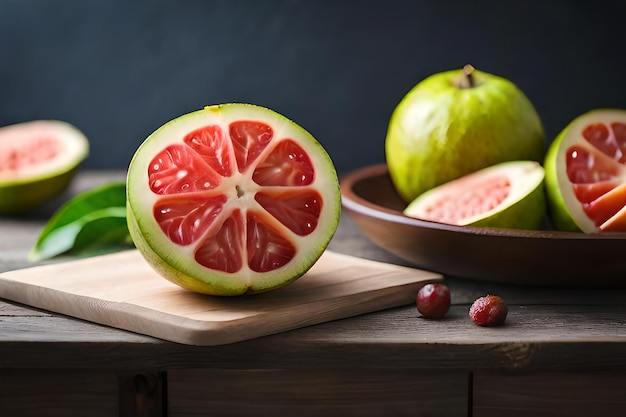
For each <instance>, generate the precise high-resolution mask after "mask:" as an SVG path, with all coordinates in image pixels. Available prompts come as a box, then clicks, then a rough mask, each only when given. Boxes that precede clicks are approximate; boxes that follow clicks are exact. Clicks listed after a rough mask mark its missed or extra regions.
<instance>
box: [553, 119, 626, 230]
mask: <svg viewBox="0 0 626 417" xmlns="http://www.w3.org/2000/svg"><path fill="white" fill-rule="evenodd" d="M544 166H545V168H546V189H547V195H548V207H549V211H550V217H551V220H552V223H553V224H554V226H555V228H557V229H559V230H568V231H581V230H582V231H583V232H585V233H594V232H607V231H622V232H623V231H626V208H625V206H626V111H625V110H617V109H598V110H594V111H591V112H588V113H585V114H583V115H581V116H579V117H578V118H576V119H575V120H573V121H572V122H571V123H570V124H569V125H568V126H567V127H566V128H565V129H564V130H563V131H562V132H561V133H560V134H559V135H558V136H557V138H556V139H555V140H554V142H552V144H551V145H550V148H549V149H548V153H547V155H546V160H545V164H544Z"/></svg>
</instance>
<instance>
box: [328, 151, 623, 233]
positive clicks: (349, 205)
mask: <svg viewBox="0 0 626 417" xmlns="http://www.w3.org/2000/svg"><path fill="white" fill-rule="evenodd" d="M388 173H389V170H388V168H387V164H385V163H379V164H374V165H367V166H364V167H360V168H357V169H355V170H352V171H349V172H347V173H345V174H344V175H342V176H341V178H340V181H339V186H340V191H341V199H342V205H343V206H344V207H345V208H346V210H347V211H348V212H350V211H352V212H354V213H359V214H361V215H363V216H366V217H371V218H374V219H378V220H381V221H385V222H391V223H396V224H403V225H408V226H412V227H421V228H428V229H437V230H441V231H446V232H454V233H466V234H473V235H487V236H507V237H516V238H529V239H570V240H592V241H593V240H607V239H609V240H612V239H618V240H624V239H626V232H611V233H583V232H569V231H559V230H526V229H524V230H522V229H508V228H495V227H473V226H458V225H451V224H445V223H439V222H436V221H430V220H420V219H416V218H413V217H409V216H406V215H404V214H403V213H402V212H400V211H397V210H393V209H391V208H388V207H384V206H381V205H378V204H376V203H373V202H371V201H369V200H366V199H365V198H363V197H361V196H360V195H359V194H357V193H356V192H355V191H354V187H355V185H356V184H358V183H359V182H361V181H364V180H367V179H370V178H375V177H380V176H383V175H388ZM348 214H349V213H348Z"/></svg>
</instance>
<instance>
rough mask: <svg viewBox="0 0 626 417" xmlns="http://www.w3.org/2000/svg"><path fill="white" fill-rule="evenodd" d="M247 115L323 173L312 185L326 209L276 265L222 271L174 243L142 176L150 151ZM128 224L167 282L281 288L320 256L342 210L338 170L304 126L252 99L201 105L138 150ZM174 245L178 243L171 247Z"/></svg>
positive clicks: (235, 289)
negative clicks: (291, 254)
mask: <svg viewBox="0 0 626 417" xmlns="http://www.w3.org/2000/svg"><path fill="white" fill-rule="evenodd" d="M239 119H249V120H261V121H264V122H268V123H271V124H272V126H274V127H275V131H276V136H282V137H290V138H292V139H295V140H298V139H302V140H301V141H299V142H298V143H300V144H301V145H302V146H303V147H304V149H305V150H306V151H307V152H308V153H309V155H310V156H311V159H312V160H314V161H315V162H316V163H317V165H316V168H317V170H318V172H319V171H321V172H323V173H324V175H316V177H315V180H314V183H313V185H314V186H315V187H316V189H317V190H318V191H319V192H320V193H321V195H322V198H323V204H324V209H323V210H322V211H321V213H320V217H319V219H318V227H317V228H316V229H315V230H314V231H313V232H312V233H311V234H310V235H308V236H307V237H306V238H305V239H302V240H300V241H298V242H297V244H301V245H300V246H298V247H297V248H296V251H297V255H296V257H295V258H294V259H292V260H291V261H290V262H289V263H287V264H286V265H284V266H283V267H281V268H280V269H277V270H274V271H271V272H265V273H256V274H255V275H254V276H253V277H251V276H249V275H247V274H246V273H243V272H242V271H240V272H238V273H234V274H233V273H225V272H221V271H216V270H211V269H208V268H205V267H203V266H201V265H200V264H198V263H197V262H195V260H194V252H193V250H194V245H188V246H176V245H174V244H173V243H172V242H171V241H170V240H169V239H168V238H167V236H166V235H165V234H164V233H162V231H161V229H160V227H159V225H158V224H157V223H156V221H155V220H154V216H153V214H152V212H151V211H150V210H151V207H152V206H153V204H154V202H155V201H156V199H157V197H156V196H155V195H154V194H153V193H152V192H151V191H150V190H149V188H148V186H147V185H146V183H147V178H146V173H147V172H148V164H149V163H150V159H151V156H154V155H156V154H157V153H158V152H159V151H160V150H162V149H164V148H165V147H166V146H167V145H169V144H170V143H172V141H173V138H182V137H183V136H184V135H185V134H186V133H188V132H190V131H192V130H195V129H198V128H200V127H203V126H206V125H208V124H214V123H224V124H228V123H229V121H231V120H239ZM126 195H127V217H128V228H129V231H130V235H131V238H132V239H133V242H134V243H135V246H136V247H137V248H138V249H139V251H140V252H141V254H142V255H143V256H144V258H145V259H146V261H147V262H148V264H150V265H151V266H152V267H153V268H154V269H155V270H156V271H157V272H158V273H159V274H160V275H162V276H163V277H164V278H166V279H168V280H170V281H171V282H173V283H175V284H177V285H179V286H181V287H183V288H185V289H188V290H191V291H194V292H198V293H204V294H210V295H219V296H238V295H243V294H254V293H262V292H266V291H270V290H275V289H277V288H280V287H283V286H285V285H287V284H289V283H291V282H293V281H295V280H296V279H298V278H299V277H301V276H302V275H304V274H305V273H306V272H307V271H308V270H309V269H310V268H311V267H312V266H313V264H315V262H316V261H317V260H318V259H319V257H320V256H321V255H322V253H323V252H324V250H325V249H326V247H327V246H328V244H329V243H330V240H331V238H332V237H333V235H334V233H335V231H336V229H337V226H338V224H339V219H340V215H341V197H340V190H339V181H338V177H337V173H336V170H335V167H334V165H333V162H332V160H331V158H330V156H329V155H328V154H327V153H326V151H325V149H324V148H323V147H322V145H321V144H320V143H319V142H318V141H317V140H316V139H315V138H314V137H313V136H312V135H311V134H310V133H309V132H307V131H306V130H305V129H303V128H302V127H300V126H299V125H297V124H296V123H294V122H293V121H291V120H289V119H288V118H286V117H285V116H283V115H280V114H278V113H276V112H274V111H273V110H270V109H267V108H264V107H261V106H256V105H252V104H241V103H230V104H221V105H214V106H208V107H205V108H204V109H202V110H198V111H195V112H192V113H188V114H186V115H183V116H180V117H178V118H176V119H174V120H172V121H170V122H168V123H166V124H164V125H163V126H161V127H160V128H159V129H157V130H156V131H155V132H154V133H152V134H151V135H150V136H149V137H148V138H147V139H146V140H145V141H144V142H143V143H142V144H141V145H140V146H139V148H138V149H137V151H136V152H135V155H134V156H133V158H132V160H131V162H130V166H129V170H128V176H127V188H126ZM174 246H176V247H174Z"/></svg>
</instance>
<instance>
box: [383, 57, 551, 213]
mask: <svg viewBox="0 0 626 417" xmlns="http://www.w3.org/2000/svg"><path fill="white" fill-rule="evenodd" d="M544 137H545V135H544V130H543V126H542V124H541V120H540V118H539V115H538V114H537V111H536V110H535V108H534V106H533V105H532V103H531V102H530V100H529V99H528V98H527V97H526V95H525V94H524V93H523V92H522V91H521V90H520V89H519V88H517V86H515V84H513V83H512V82H511V81H509V80H507V79H505V78H502V77H499V76H496V75H492V74H488V73H485V72H481V71H477V70H475V69H474V68H473V67H472V66H471V65H466V66H465V67H464V68H463V69H461V70H453V71H446V72H442V73H439V74H434V75H431V76H429V77H427V78H426V79H424V80H423V81H421V82H420V83H418V84H417V85H416V86H415V87H413V89H411V90H410V91H409V92H408V93H407V94H406V96H404V98H403V99H402V100H401V101H400V103H399V104H398V106H397V107H396V108H395V110H394V112H393V114H392V116H391V120H390V122H389V128H388V131H387V137H386V140H385V155H386V160H387V166H388V169H389V174H390V176H391V180H392V182H393V184H394V186H395V188H396V190H397V191H398V193H399V194H400V196H401V197H402V198H403V199H404V200H405V201H407V202H410V201H412V200H413V199H415V198H416V197H417V196H418V195H420V194H422V193H423V192H425V191H427V190H429V189H431V188H433V187H436V186H438V185H441V184H444V183H446V182H449V181H452V180H454V179H456V178H459V177H461V176H464V175H466V174H469V173H472V172H475V171H478V170H480V169H482V168H486V167H489V166H492V165H495V164H498V163H500V162H506V161H517V160H533V161H538V162H542V161H543V157H544V154H545V150H546V144H545V141H544Z"/></svg>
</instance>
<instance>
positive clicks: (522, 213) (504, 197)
mask: <svg viewBox="0 0 626 417" xmlns="http://www.w3.org/2000/svg"><path fill="white" fill-rule="evenodd" d="M543 181H544V170H543V168H542V167H541V165H540V164H539V163H538V162H536V161H514V162H505V163H501V164H497V165H494V166H492V167H489V168H485V169H482V170H480V171H477V172H474V173H471V174H468V175H465V176H463V177H461V178H459V179H456V180H454V181H451V182H448V183H446V184H444V185H440V186H439V187H436V188H433V189H431V190H430V191H427V192H425V193H423V194H422V195H420V196H419V197H417V198H416V199H415V200H413V202H411V203H410V204H409V205H408V206H407V208H406V209H405V210H404V214H405V215H407V216H410V217H415V218H418V219H423V220H431V221H436V222H440V223H448V224H454V225H460V226H468V225H471V226H485V227H502V228H513V229H538V228H540V226H541V224H542V222H543V221H544V219H545V215H546V201H545V193H544V188H543Z"/></svg>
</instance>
